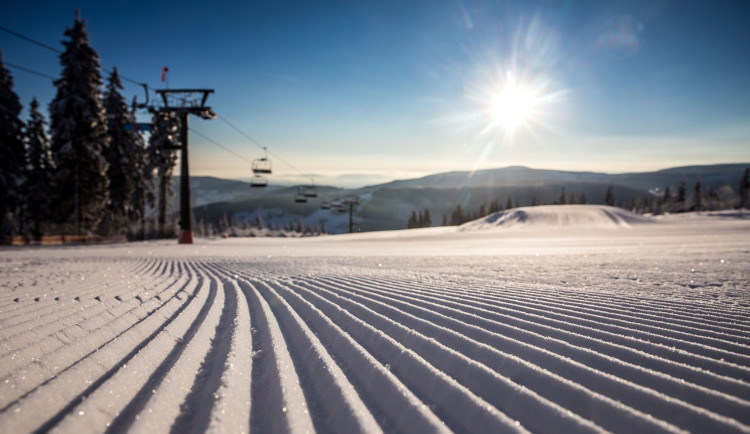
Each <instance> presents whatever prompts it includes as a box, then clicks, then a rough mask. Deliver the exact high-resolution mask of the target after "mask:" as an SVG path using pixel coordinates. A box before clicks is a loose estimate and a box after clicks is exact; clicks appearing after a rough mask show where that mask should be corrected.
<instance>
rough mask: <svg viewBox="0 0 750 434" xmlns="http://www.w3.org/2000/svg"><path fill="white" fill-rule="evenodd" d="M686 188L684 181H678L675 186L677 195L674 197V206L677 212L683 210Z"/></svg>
mask: <svg viewBox="0 0 750 434" xmlns="http://www.w3.org/2000/svg"><path fill="white" fill-rule="evenodd" d="M685 200H686V190H685V181H680V185H679V186H678V187H677V197H676V198H675V207H676V210H675V211H677V212H682V211H685Z"/></svg>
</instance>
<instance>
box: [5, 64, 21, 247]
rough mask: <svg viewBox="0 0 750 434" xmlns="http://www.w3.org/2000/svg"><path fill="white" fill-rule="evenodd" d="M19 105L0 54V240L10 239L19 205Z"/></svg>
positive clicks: (10, 78) (11, 79) (11, 80)
mask: <svg viewBox="0 0 750 434" xmlns="http://www.w3.org/2000/svg"><path fill="white" fill-rule="evenodd" d="M21 109H22V107H21V102H20V101H19V99H18V95H16V93H15V91H14V90H13V77H12V76H11V75H10V72H9V71H8V70H7V69H6V68H5V63H3V57H2V52H1V51H0V237H3V238H4V237H8V236H11V235H13V233H14V232H15V230H16V229H17V228H16V224H15V223H16V222H15V220H16V219H17V218H18V211H19V208H20V206H21V203H22V194H21V191H20V188H21V184H22V182H23V175H24V166H25V153H24V147H23V122H22V121H21V118H20V114H21Z"/></svg>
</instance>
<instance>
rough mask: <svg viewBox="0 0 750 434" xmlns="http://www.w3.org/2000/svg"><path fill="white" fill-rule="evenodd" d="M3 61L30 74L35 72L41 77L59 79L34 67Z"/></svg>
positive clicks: (6, 64)
mask: <svg viewBox="0 0 750 434" xmlns="http://www.w3.org/2000/svg"><path fill="white" fill-rule="evenodd" d="M3 63H5V66H10V67H11V68H15V69H19V70H21V71H25V72H28V73H29V74H34V75H38V76H40V77H44V78H49V79H50V80H52V81H55V80H57V79H56V78H55V77H53V76H51V75H48V74H45V73H43V72H39V71H34V70H33V69H29V68H25V67H23V66H20V65H16V64H13V63H10V62H3Z"/></svg>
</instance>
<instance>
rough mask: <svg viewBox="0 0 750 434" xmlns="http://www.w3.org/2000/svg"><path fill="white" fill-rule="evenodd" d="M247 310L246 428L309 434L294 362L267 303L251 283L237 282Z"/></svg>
mask: <svg viewBox="0 0 750 434" xmlns="http://www.w3.org/2000/svg"><path fill="white" fill-rule="evenodd" d="M240 288H241V289H242V291H243V292H244V293H245V298H246V299H247V302H248V305H249V308H250V319H251V325H252V327H253V330H254V334H253V350H254V351H253V359H254V361H253V374H252V375H253V377H252V383H251V384H252V389H251V392H250V393H251V395H250V403H251V407H250V426H251V429H254V430H257V431H259V432H295V433H297V432H300V433H301V432H313V431H314V430H315V428H314V425H313V421H312V416H311V415H310V412H309V411H308V407H307V402H306V400H305V396H304V393H303V391H302V386H301V385H300V380H299V377H298V375H297V372H296V370H295V368H294V362H293V361H292V359H291V356H290V354H289V351H288V349H287V345H286V341H285V339H284V335H283V334H282V332H281V329H280V327H279V324H278V322H277V321H276V318H275V317H274V315H273V312H272V311H271V307H270V306H269V305H268V302H267V301H266V300H265V299H264V298H263V297H262V296H261V295H260V293H259V292H258V290H257V289H256V288H255V287H254V286H253V285H252V284H246V285H244V284H243V283H240Z"/></svg>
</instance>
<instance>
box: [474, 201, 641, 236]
mask: <svg viewBox="0 0 750 434" xmlns="http://www.w3.org/2000/svg"><path fill="white" fill-rule="evenodd" d="M651 222H652V220H650V219H648V218H647V217H644V216H641V215H638V214H635V213H632V212H630V211H626V210H624V209H622V208H616V207H613V206H605V205H562V206H561V205H544V206H530V207H522V208H513V209H511V210H508V211H500V212H497V213H494V214H491V215H489V216H487V217H484V218H481V219H478V220H475V221H473V222H469V223H465V224H463V225H461V230H464V231H475V230H487V229H492V228H503V229H507V228H516V229H517V228H524V229H529V228H532V229H534V228H535V229H544V230H547V229H551V228H566V227H576V228H588V229H591V228H622V227H630V226H631V225H634V224H635V225H637V224H645V223H651Z"/></svg>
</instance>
